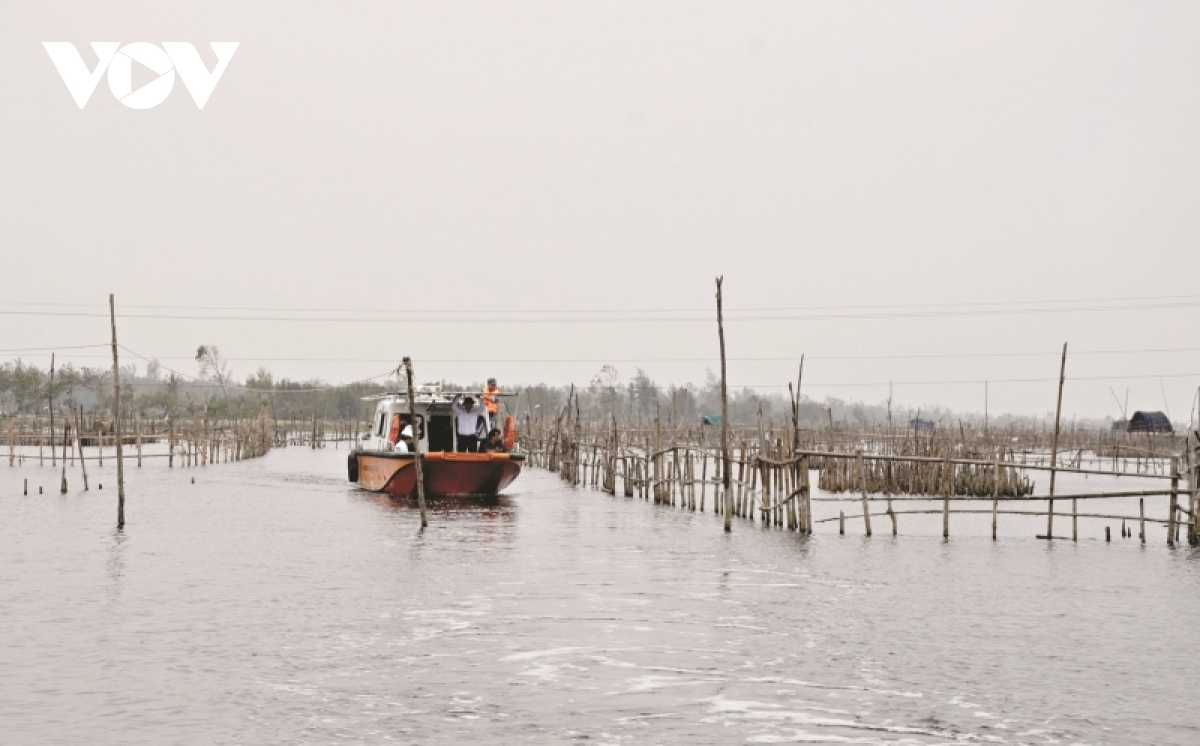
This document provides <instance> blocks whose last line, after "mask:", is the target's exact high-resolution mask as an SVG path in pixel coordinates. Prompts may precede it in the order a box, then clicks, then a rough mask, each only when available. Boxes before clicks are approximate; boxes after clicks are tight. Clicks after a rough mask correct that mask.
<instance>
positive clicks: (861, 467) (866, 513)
mask: <svg viewBox="0 0 1200 746" xmlns="http://www.w3.org/2000/svg"><path fill="white" fill-rule="evenodd" d="M858 478H859V480H860V484H861V487H862V506H863V530H864V531H866V533H867V536H870V535H871V506H870V505H869V504H868V503H867V467H866V463H865V462H864V461H863V455H862V451H859V452H858Z"/></svg>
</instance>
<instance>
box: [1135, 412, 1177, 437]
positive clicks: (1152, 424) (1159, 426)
mask: <svg viewBox="0 0 1200 746" xmlns="http://www.w3.org/2000/svg"><path fill="white" fill-rule="evenodd" d="M1129 432H1131V433H1173V432H1175V428H1173V427H1171V420H1170V419H1168V418H1167V416H1166V415H1165V414H1163V413H1162V412H1134V413H1133V416H1132V417H1130V418H1129Z"/></svg>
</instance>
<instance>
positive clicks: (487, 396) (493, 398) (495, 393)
mask: <svg viewBox="0 0 1200 746" xmlns="http://www.w3.org/2000/svg"><path fill="white" fill-rule="evenodd" d="M479 398H481V399H483V408H484V409H486V410H487V413H488V419H489V420H491V422H489V423H488V424H490V425H495V424H496V416H497V415H499V414H500V387H499V386H497V385H496V379H495V378H489V379H488V381H487V385H486V386H484V387H483V395H482V396H480V397H479Z"/></svg>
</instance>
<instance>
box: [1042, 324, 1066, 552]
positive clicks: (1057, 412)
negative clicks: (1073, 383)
mask: <svg viewBox="0 0 1200 746" xmlns="http://www.w3.org/2000/svg"><path fill="white" fill-rule="evenodd" d="M1066 380H1067V343H1066V342H1063V351H1062V365H1061V366H1060V367H1059V370H1058V404H1057V405H1056V406H1055V408H1054V441H1053V443H1052V444H1051V446H1050V501H1049V510H1048V512H1047V513H1046V538H1047V539H1050V540H1053V539H1054V478H1055V476H1056V475H1057V471H1056V470H1055V466H1057V465H1058V436H1059V433H1060V431H1061V429H1062V392H1063V384H1064V383H1065V382H1066Z"/></svg>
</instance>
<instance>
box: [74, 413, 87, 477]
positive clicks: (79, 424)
mask: <svg viewBox="0 0 1200 746" xmlns="http://www.w3.org/2000/svg"><path fill="white" fill-rule="evenodd" d="M75 449H76V450H77V451H79V471H80V473H81V474H82V476H83V491H84V492H87V490H88V476H87V463H86V461H85V459H84V458H83V405H82V404H80V405H79V418H78V419H77V420H76V425H75Z"/></svg>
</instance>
